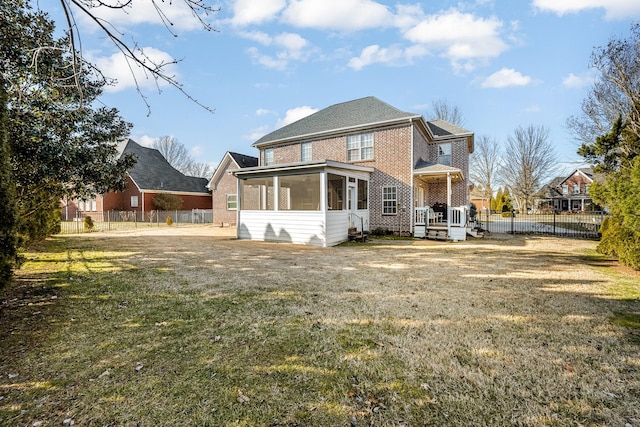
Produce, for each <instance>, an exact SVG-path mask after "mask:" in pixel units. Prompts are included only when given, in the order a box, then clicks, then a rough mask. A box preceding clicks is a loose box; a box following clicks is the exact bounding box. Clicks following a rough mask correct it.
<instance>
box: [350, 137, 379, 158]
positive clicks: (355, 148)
mask: <svg viewBox="0 0 640 427" xmlns="http://www.w3.org/2000/svg"><path fill="white" fill-rule="evenodd" d="M370 159H373V133H361V134H358V135H349V136H348V137H347V160H349V161H354V160H370Z"/></svg>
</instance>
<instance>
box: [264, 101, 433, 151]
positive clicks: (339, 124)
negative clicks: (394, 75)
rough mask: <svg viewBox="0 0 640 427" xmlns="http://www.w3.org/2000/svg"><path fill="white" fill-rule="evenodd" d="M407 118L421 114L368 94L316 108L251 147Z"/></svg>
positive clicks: (419, 116)
mask: <svg viewBox="0 0 640 427" xmlns="http://www.w3.org/2000/svg"><path fill="white" fill-rule="evenodd" d="M411 118H416V119H417V118H420V119H422V116H421V115H419V114H414V113H407V112H405V111H401V110H398V109H397V108H395V107H392V106H391V105H389V104H387V103H386V102H382V101H380V100H379V99H378V98H376V97H374V96H368V97H366V98H360V99H356V100H353V101H347V102H342V103H340V104H335V105H332V106H330V107H327V108H324V109H322V110H320V111H317V112H315V113H313V114H311V115H309V116H307V117H304V118H302V119H300V120H298V121H295V122H293V123H291V124H289V125H287V126H284V127H281V128H280V129H277V130H275V131H273V132H271V133H269V134H267V135H265V136H263V137H262V138H260V139H259V140H257V141H256V142H255V143H254V144H253V146H254V147H260V146H266V145H270V144H273V143H277V142H283V141H286V140H292V139H300V138H304V137H312V136H316V135H322V134H325V133H334V132H336V131H342V132H344V131H348V130H352V129H354V130H355V129H358V128H365V127H374V126H376V125H383V124H387V123H392V122H396V121H401V120H409V119H411Z"/></svg>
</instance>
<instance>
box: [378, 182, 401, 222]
mask: <svg viewBox="0 0 640 427" xmlns="http://www.w3.org/2000/svg"><path fill="white" fill-rule="evenodd" d="M387 188H393V189H395V196H396V197H395V199H385V192H384V190H385V189H387ZM381 191H382V215H398V186H397V185H387V186H384V187H382V189H381ZM391 200H393V201H394V202H395V203H394V204H393V212H385V209H384V202H389V201H391Z"/></svg>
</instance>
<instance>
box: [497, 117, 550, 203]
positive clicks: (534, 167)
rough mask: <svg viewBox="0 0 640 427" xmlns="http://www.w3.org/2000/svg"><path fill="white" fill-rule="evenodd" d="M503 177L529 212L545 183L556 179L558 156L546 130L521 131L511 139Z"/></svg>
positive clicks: (516, 131)
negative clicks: (535, 195)
mask: <svg viewBox="0 0 640 427" xmlns="http://www.w3.org/2000/svg"><path fill="white" fill-rule="evenodd" d="M504 154H505V155H504V161H503V164H502V169H501V177H502V180H503V182H505V183H506V184H507V185H508V186H509V188H510V189H511V191H512V192H513V196H514V197H515V198H516V199H517V201H518V205H519V206H520V207H521V208H522V209H524V211H525V212H526V211H527V210H528V208H529V206H531V203H532V202H533V200H532V198H533V195H534V194H535V193H536V192H537V191H538V190H539V189H540V187H541V184H542V182H543V181H545V180H546V179H548V178H549V177H550V176H552V175H553V173H554V170H555V167H556V155H555V151H554V149H553V145H551V142H550V141H549V130H548V129H547V128H545V127H544V126H534V125H529V126H527V127H526V128H525V127H522V126H520V127H518V128H516V129H515V130H514V132H513V134H512V135H510V136H508V137H507V144H506V147H505V153H504Z"/></svg>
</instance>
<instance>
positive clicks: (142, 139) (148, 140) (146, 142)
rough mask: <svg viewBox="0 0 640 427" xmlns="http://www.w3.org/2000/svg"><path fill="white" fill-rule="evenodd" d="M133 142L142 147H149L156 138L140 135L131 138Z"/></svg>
mask: <svg viewBox="0 0 640 427" xmlns="http://www.w3.org/2000/svg"><path fill="white" fill-rule="evenodd" d="M131 139H133V140H134V141H135V142H137V143H138V144H140V145H142V146H143V147H151V146H152V145H153V143H154V142H155V141H156V139H157V138H154V137H153V136H149V135H140V136H136V137H133V136H132V137H131Z"/></svg>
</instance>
